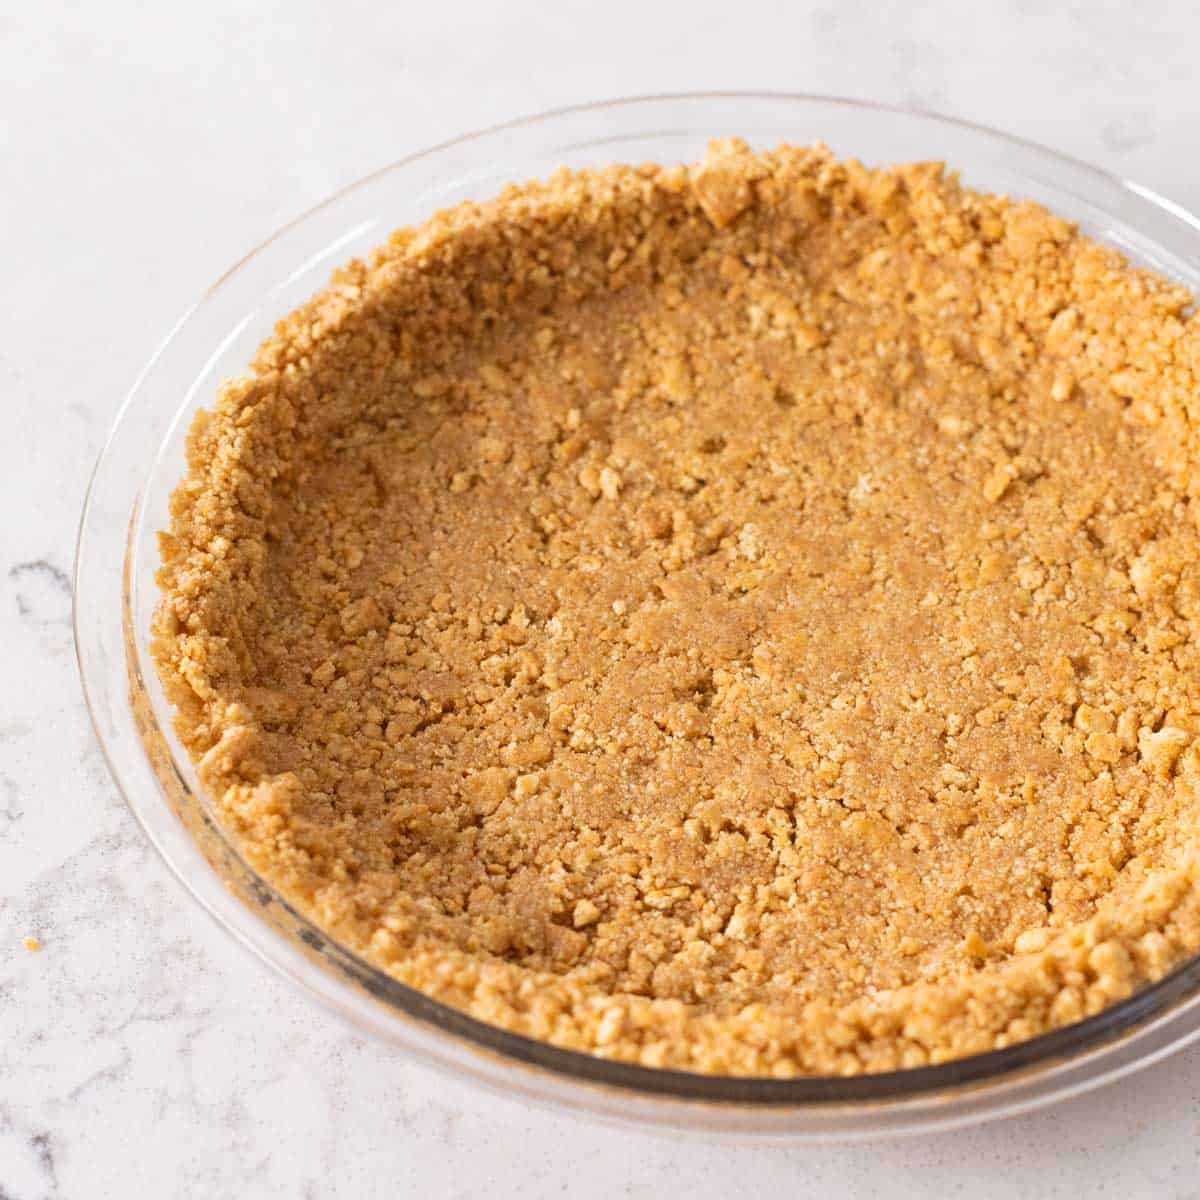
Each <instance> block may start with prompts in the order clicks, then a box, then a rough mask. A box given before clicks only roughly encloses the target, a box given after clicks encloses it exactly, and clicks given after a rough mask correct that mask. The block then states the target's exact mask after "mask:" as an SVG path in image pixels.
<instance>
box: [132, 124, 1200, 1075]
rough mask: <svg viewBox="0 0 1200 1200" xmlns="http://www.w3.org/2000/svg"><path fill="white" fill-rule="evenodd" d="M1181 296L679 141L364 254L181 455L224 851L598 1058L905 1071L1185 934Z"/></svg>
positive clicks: (901, 171) (1198, 755)
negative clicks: (701, 153)
mask: <svg viewBox="0 0 1200 1200" xmlns="http://www.w3.org/2000/svg"><path fill="white" fill-rule="evenodd" d="M1190 300H1191V298H1190V296H1189V295H1188V293H1187V292H1186V291H1185V290H1184V289H1182V288H1180V287H1177V286H1175V285H1173V284H1171V283H1169V282H1167V281H1165V280H1163V279H1161V278H1158V277H1156V276H1154V275H1152V274H1149V273H1147V272H1144V271H1140V270H1135V269H1133V268H1131V267H1129V266H1128V265H1127V264H1125V263H1124V262H1123V260H1122V259H1121V258H1120V257H1119V256H1118V255H1117V254H1116V253H1115V252H1114V251H1112V250H1109V249H1106V248H1104V247H1102V246H1100V245H1097V244H1095V243H1093V242H1091V241H1089V240H1087V239H1086V238H1083V237H1081V236H1080V235H1079V234H1078V233H1077V232H1076V231H1075V230H1074V229H1073V228H1072V227H1071V226H1069V225H1068V224H1067V223H1065V222H1063V221H1061V220H1059V219H1057V218H1055V217H1053V216H1052V215H1050V214H1049V213H1047V212H1045V211H1044V210H1043V209H1041V208H1039V207H1037V206H1036V205H1033V204H1030V203H1025V202H1013V201H1009V200H1007V199H1003V198H999V197H994V196H987V195H980V194H977V193H973V192H970V191H968V190H965V189H963V188H961V187H960V186H959V184H958V183H957V182H956V180H955V178H954V177H953V176H952V175H948V174H946V173H944V172H943V171H942V170H941V169H940V167H938V166H937V165H929V164H921V165H914V166H907V167H898V168H894V169H888V170H878V171H872V170H867V169H865V168H864V167H862V166H861V165H859V164H857V163H854V162H839V161H838V160H836V159H835V158H834V157H833V156H832V155H831V154H830V153H829V152H828V151H827V150H825V149H824V148H823V147H820V146H816V147H809V148H795V147H786V146H785V147H781V148H779V149H778V150H775V151H772V152H767V153H760V154H754V153H751V152H750V150H749V149H748V148H747V147H746V146H745V145H744V144H742V143H740V142H737V141H730V140H726V141H723V142H720V143H714V146H713V148H712V150H711V152H710V154H709V155H708V157H707V158H706V159H705V160H704V162H702V163H700V164H698V165H696V166H694V167H692V168H661V167H654V166H645V167H637V168H631V167H611V168H606V169H604V170H601V171H589V172H575V173H571V172H566V171H563V172H560V173H558V174H556V175H555V176H554V177H553V178H552V179H550V180H549V181H547V182H544V183H532V184H528V185H525V186H523V187H512V188H509V189H507V190H506V191H505V192H504V193H503V194H502V195H501V196H500V197H498V198H497V199H496V200H494V201H492V202H490V203H487V204H482V205H474V204H468V205H463V206H460V207H459V208H456V209H453V210H451V211H448V212H443V213H439V214H438V215H436V216H435V217H434V218H432V219H431V220H430V221H429V222H428V223H426V224H425V225H423V226H421V227H420V228H417V229H405V230H401V231H399V232H398V233H396V234H395V235H393V237H392V239H391V240H390V242H389V243H388V244H387V245H386V246H383V247H381V248H380V249H379V250H378V251H376V252H375V253H374V255H372V256H371V258H370V259H369V260H368V261H366V262H352V263H350V264H349V265H348V266H346V267H345V268H343V269H342V270H341V271H339V272H338V273H337V274H336V275H335V276H334V278H333V280H332V282H331V283H330V285H329V287H328V288H327V289H326V290H325V291H323V292H322V293H320V294H319V295H318V296H316V297H314V299H313V300H312V301H310V302H309V303H308V304H306V305H304V306H303V307H301V308H300V309H298V310H297V311H296V312H294V313H292V314H290V315H289V316H287V317H286V318H284V319H283V320H282V321H281V322H280V323H279V325H278V326H277V329H276V332H275V334H274V336H273V337H271V338H270V339H268V341H267V342H266V343H265V344H264V345H263V347H262V348H261V350H260V351H259V354H258V356H257V358H256V359H255V361H254V363H253V366H252V368H251V371H250V373H249V374H248V375H246V376H245V377H243V378H240V379H236V380H233V381H231V382H230V383H228V384H227V385H225V387H224V388H223V390H222V392H221V394H220V396H219V398H218V400H217V403H216V405H215V406H214V408H213V409H212V411H211V412H209V413H205V414H202V415H200V416H199V417H198V418H197V420H196V423H195V425H194V427H193V429H192V433H191V439H190V469H189V473H188V475H187V477H186V478H185V479H184V480H183V482H182V483H181V484H180V486H179V488H178V490H177V492H176V494H175V497H174V500H173V504H172V524H171V529H170V532H169V533H166V534H164V535H163V536H162V555H163V567H162V570H161V573H160V582H161V585H162V588H163V599H162V604H161V607H160V609H159V612H158V616H157V619H156V624H155V653H156V656H157V659H158V662H159V665H160V668H161V672H162V676H163V679H164V682H165V684H166V686H167V688H168V690H169V693H170V696H171V699H172V700H173V702H174V704H175V705H176V707H177V710H178V729H179V733H180V736H181V737H182V739H183V741H184V742H185V744H186V746H187V748H188V750H189V752H190V753H191V754H192V755H193V756H194V757H195V759H196V760H197V762H198V764H199V771H200V776H201V779H202V781H203V783H204V785H205V787H206V788H207V789H208V790H209V791H210V792H211V794H212V795H213V796H214V797H215V799H216V800H217V802H218V807H219V811H220V813H221V816H222V819H223V820H224V821H225V823H226V824H227V825H228V827H229V828H230V829H231V830H232V831H233V832H234V833H235V834H236V836H237V837H238V838H239V839H240V842H241V845H242V848H243V850H244V853H245V854H246V856H247V858H248V859H249V861H250V862H251V863H252V864H253V865H254V866H255V867H256V868H257V869H258V870H259V871H261V872H262V873H263V874H264V875H265V876H266V877H267V878H268V879H270V880H271V881H272V882H273V883H274V884H275V885H276V886H277V887H279V888H280V889H281V890H282V891H283V892H284V893H285V894H286V895H287V896H288V897H290V898H291V899H292V900H293V901H294V902H295V903H297V904H298V905H300V906H301V907H302V908H303V910H304V911H306V912H307V913H308V914H310V915H311V916H312V917H313V918H314V919H315V920H316V921H318V922H319V923H320V924H321V925H323V926H324V927H325V928H327V929H328V930H329V931H330V932H331V933H332V934H333V935H334V936H336V937H337V938H339V939H341V940H342V941H343V942H345V943H346V944H347V945H349V946H351V947H352V948H354V949H355V950H357V951H358V952H359V953H362V954H364V955H365V956H367V957H368V958H370V959H371V960H372V961H373V962H374V963H375V964H377V965H378V966H379V967H381V968H382V969H384V970H386V971H388V972H390V973H391V974H393V975H394V976H396V977H397V978H399V979H401V980H404V981H405V982H407V983H410V984H413V985H414V986H416V987H418V988H420V989H422V990H423V991H425V992H427V993H429V994H430V995H432V996H434V997H436V998H437V999H439V1000H443V1001H445V1002H447V1003H449V1004H453V1005H456V1006H458V1007H461V1008H463V1009H466V1010H467V1011H469V1012H471V1013H472V1014H474V1015H475V1016H477V1017H480V1018H482V1019H483V1020H487V1021H492V1022H494V1023H496V1024H499V1025H503V1026H505V1027H507V1028H510V1029H513V1030H517V1031H519V1032H521V1033H524V1034H527V1035H530V1036H533V1037H537V1038H543V1039H546V1040H548V1041H551V1042H554V1043H556V1044H558V1045H561V1046H568V1047H576V1048H580V1049H584V1050H588V1051H591V1052H594V1053H597V1054H602V1055H605V1056H608V1057H612V1058H618V1059H622V1060H625V1061H630V1062H641V1063H644V1064H647V1065H652V1066H673V1067H682V1068H686V1069H691V1070H700V1071H709V1072H728V1073H738V1074H747V1073H756V1074H767V1075H776V1076H788V1075H795V1074H798V1073H808V1072H822V1073H833V1074H851V1073H855V1072H862V1071H877V1070H885V1069H892V1068H898V1067H907V1066H915V1065H920V1064H924V1063H930V1062H939V1061H942V1060H945V1059H949V1058H954V1057H957V1056H961V1055H964V1054H969V1053H973V1052H976V1051H981V1050H988V1049H993V1048H996V1047H1001V1046H1005V1045H1008V1044H1010V1043H1012V1042H1016V1041H1020V1040H1022V1039H1025V1038H1028V1037H1031V1036H1033V1035H1034V1034H1037V1033H1039V1032H1041V1031H1043V1030H1046V1029H1048V1028H1051V1027H1053V1026H1056V1025H1061V1024H1064V1023H1066V1022H1069V1021H1074V1020H1077V1019H1079V1018H1081V1017H1083V1016H1085V1015H1088V1014H1090V1013H1095V1012H1097V1011H1099V1010H1100V1009H1102V1008H1104V1007H1105V1006H1107V1005H1109V1004H1111V1003H1113V1002H1114V1001H1116V1000H1118V999H1120V998H1122V997H1124V996H1127V995H1128V994H1129V993H1130V992H1132V991H1133V990H1134V989H1135V988H1137V987H1139V986H1141V985H1143V984H1145V983H1146V982H1147V981H1149V980H1153V979H1156V978H1158V977H1160V976H1161V975H1162V974H1163V973H1164V972H1165V971H1167V970H1168V969H1169V968H1170V967H1171V966H1172V965H1174V964H1176V963H1177V962H1179V961H1180V960H1181V959H1182V958H1183V957H1185V956H1186V955H1189V954H1192V953H1195V952H1196V950H1197V949H1198V948H1200V890H1198V889H1197V878H1198V873H1200V854H1198V850H1197V845H1198V843H1197V837H1196V818H1197V811H1198V803H1197V786H1198V784H1200V741H1198V740H1197V734H1200V682H1198V681H1200V670H1198V667H1200V661H1198V660H1200V652H1198V651H1197V649H1196V648H1195V647H1196V646H1197V645H1198V644H1200V642H1198V640H1197V638H1195V637H1194V636H1193V630H1194V625H1195V622H1196V621H1197V620H1200V533H1198V518H1200V507H1198V504H1197V498H1196V497H1197V492H1198V491H1200V475H1198V474H1197V471H1196V469H1195V466H1194V464H1195V462H1196V461H1197V451H1196V449H1195V447H1194V435H1193V433H1192V428H1191V426H1192V417H1193V416H1194V415H1195V409H1196V405H1197V397H1200V387H1198V386H1197V378H1196V376H1197V372H1200V337H1198V336H1197V332H1196V328H1197V327H1196V322H1195V320H1194V319H1193V318H1191V317H1190V316H1189V311H1188V305H1189V303H1190Z"/></svg>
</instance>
